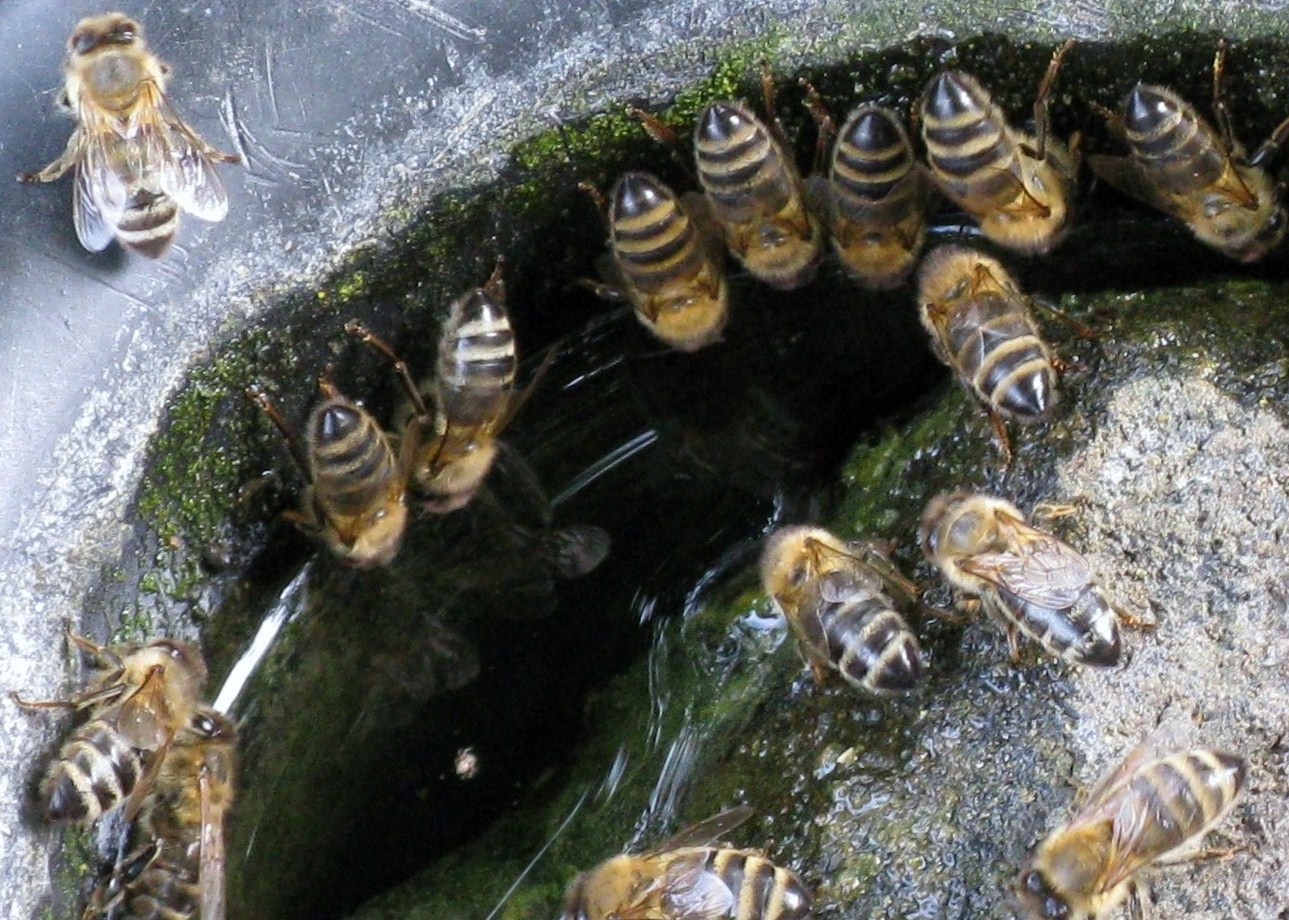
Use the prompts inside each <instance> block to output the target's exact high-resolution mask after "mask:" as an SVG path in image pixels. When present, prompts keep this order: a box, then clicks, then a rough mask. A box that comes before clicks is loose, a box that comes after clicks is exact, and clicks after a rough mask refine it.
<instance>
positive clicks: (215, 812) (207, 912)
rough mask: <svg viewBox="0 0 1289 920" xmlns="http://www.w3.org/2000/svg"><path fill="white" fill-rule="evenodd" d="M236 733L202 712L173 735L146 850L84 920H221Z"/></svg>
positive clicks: (146, 823) (147, 821)
mask: <svg viewBox="0 0 1289 920" xmlns="http://www.w3.org/2000/svg"><path fill="white" fill-rule="evenodd" d="M236 748H237V729H236V726H235V725H234V724H233V723H232V721H231V720H230V719H229V718H228V717H227V716H224V715H222V714H221V713H219V712H216V711H215V710H214V709H211V708H209V707H206V706H203V707H200V708H199V709H197V710H196V711H195V712H194V714H193V717H192V719H191V720H190V722H189V724H188V725H186V726H185V727H184V728H183V729H181V730H180V731H179V732H178V733H177V734H176V736H175V741H174V745H173V746H172V747H171V749H170V751H169V753H168V755H167V756H166V759H165V761H164V762H163V764H162V766H161V769H160V771H159V773H158V776H157V781H156V784H155V786H154V788H153V791H152V793H151V794H150V795H149V797H148V799H147V801H146V803H145V805H144V807H143V810H142V813H141V815H140V818H139V821H138V823H137V824H136V828H137V830H138V833H139V835H140V836H142V837H143V840H142V843H141V845H140V846H138V847H137V848H136V849H135V850H134V851H133V852H131V853H130V854H129V855H128V856H126V857H125V859H123V860H122V861H121V862H120V863H119V864H118V865H117V866H116V868H115V870H114V871H113V873H112V875H111V876H110V877H109V878H108V879H107V880H106V881H105V882H104V883H102V884H100V885H99V887H98V888H97V889H96V890H95V892H94V895H93V896H92V897H91V899H90V903H89V905H88V906H87V907H86V910H85V913H84V915H83V918H84V920H90V918H95V917H100V916H107V915H111V914H112V912H113V911H114V910H115V909H116V908H117V907H118V906H119V908H120V913H119V916H121V917H123V918H125V920H136V918H137V920H155V918H161V917H165V918H193V917H200V918H201V920H223V917H224V914H225V897H224V863H225V848H224V819H225V817H226V815H227V813H228V810H229V808H230V807H231V805H232V801H233V794H234V784H235V777H236Z"/></svg>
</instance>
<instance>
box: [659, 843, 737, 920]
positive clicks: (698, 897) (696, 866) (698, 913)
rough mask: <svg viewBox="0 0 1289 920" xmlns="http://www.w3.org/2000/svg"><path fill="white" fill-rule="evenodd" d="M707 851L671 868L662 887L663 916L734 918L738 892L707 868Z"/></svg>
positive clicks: (692, 919) (701, 919)
mask: <svg viewBox="0 0 1289 920" xmlns="http://www.w3.org/2000/svg"><path fill="white" fill-rule="evenodd" d="M708 853H709V851H708V850H706V849H698V850H696V851H694V852H693V853H689V854H686V855H684V856H680V857H678V858H676V859H674V860H672V861H671V863H670V864H669V865H668V866H667V871H666V873H665V874H664V877H663V881H662V884H661V890H662V897H661V901H662V906H663V915H664V916H665V917H668V918H672V917H675V918H682V917H683V918H684V920H721V918H725V917H730V916H733V914H734V907H735V902H734V892H732V891H730V886H729V885H727V884H725V882H724V881H723V880H722V879H721V877H720V876H719V875H717V874H716V873H715V872H712V871H711V870H710V869H708V868H707V855H708Z"/></svg>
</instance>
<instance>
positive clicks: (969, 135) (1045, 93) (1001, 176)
mask: <svg viewBox="0 0 1289 920" xmlns="http://www.w3.org/2000/svg"><path fill="white" fill-rule="evenodd" d="M1073 44H1074V42H1073V41H1068V42H1066V43H1065V44H1063V45H1061V47H1060V48H1058V49H1057V50H1056V53H1055V54H1053V55H1052V61H1051V63H1050V64H1049V65H1048V68H1047V72H1046V73H1045V74H1044V76H1043V80H1042V82H1041V83H1040V84H1039V89H1038V96H1037V98H1036V100H1035V102H1034V122H1035V125H1034V127H1035V133H1034V135H1032V136H1031V135H1028V134H1025V133H1023V132H1021V131H1018V130H1016V129H1015V128H1013V127H1012V126H1011V125H1009V124H1008V123H1007V117H1006V115H1004V114H1003V111H1002V110H1001V109H1000V108H999V107H998V106H997V105H996V104H995V103H994V101H993V99H992V98H991V97H990V95H989V93H988V91H987V90H986V89H985V88H984V87H983V86H981V85H980V83H979V82H978V81H977V80H976V79H975V78H974V77H972V76H970V75H969V74H965V73H961V72H958V71H953V70H948V71H944V72H943V73H941V74H939V75H937V76H936V77H934V78H933V79H932V80H931V83H930V84H929V85H928V86H927V89H926V92H925V93H924V94H923V96H922V106H921V112H922V115H921V122H922V140H923V141H924V142H925V143H926V155H927V165H928V166H929V167H930V170H931V175H932V177H933V178H934V179H935V183H936V185H937V186H938V187H939V189H940V191H941V192H943V193H944V195H945V196H946V197H947V198H949V199H951V200H952V201H953V202H954V203H955V204H957V205H958V206H959V207H960V208H962V209H963V210H964V211H966V212H967V213H968V214H970V215H971V216H972V217H973V218H975V220H976V221H977V222H978V223H979V224H980V231H981V232H982V233H983V234H984V235H985V236H986V237H988V238H989V239H990V240H992V241H993V242H995V243H997V244H998V245H999V246H1003V247H1006V248H1007V249H1014V250H1016V251H1017V252H1022V253H1025V254H1026V255H1040V254H1043V253H1047V252H1050V251H1051V250H1052V249H1053V248H1054V247H1055V246H1056V245H1057V244H1058V243H1060V242H1061V240H1063V239H1064V238H1065V234H1066V232H1067V231H1068V230H1069V223H1070V217H1071V214H1072V211H1071V206H1070V198H1071V195H1072V194H1073V192H1074V189H1075V181H1076V178H1077V176H1078V164H1079V159H1078V155H1077V152H1076V151H1077V144H1075V145H1074V147H1073V149H1072V148H1071V147H1068V146H1066V145H1065V144H1063V143H1061V142H1060V141H1059V140H1057V139H1056V138H1054V137H1051V136H1050V131H1049V128H1048V99H1049V97H1050V95H1051V91H1052V84H1053V83H1054V82H1055V80H1056V75H1057V72H1058V71H1059V70H1060V66H1061V61H1062V59H1063V58H1064V57H1065V54H1066V52H1068V51H1069V49H1070V48H1071V47H1073Z"/></svg>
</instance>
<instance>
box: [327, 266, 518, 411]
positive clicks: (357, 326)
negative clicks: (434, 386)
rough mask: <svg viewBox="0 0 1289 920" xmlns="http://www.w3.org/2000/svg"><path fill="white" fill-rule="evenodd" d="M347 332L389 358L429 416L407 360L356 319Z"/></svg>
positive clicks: (414, 402)
mask: <svg viewBox="0 0 1289 920" xmlns="http://www.w3.org/2000/svg"><path fill="white" fill-rule="evenodd" d="M498 267H500V266H498ZM345 332H347V333H349V334H350V335H352V336H357V337H358V338H359V339H362V341H363V342H364V343H366V344H367V345H370V346H371V347H372V348H374V349H376V351H378V352H380V353H381V354H382V355H384V356H385V357H386V358H387V359H389V362H390V363H391V364H392V365H393V366H394V373H395V374H397V375H398V380H399V383H401V384H402V385H403V390H404V391H405V392H406V393H407V397H408V399H410V400H411V401H412V408H413V409H414V410H415V411H416V414H417V416H418V417H419V418H429V417H430V410H429V409H428V408H427V407H426V405H425V400H424V399H422V398H421V391H420V390H419V389H418V388H417V386H416V381H414V380H413V379H412V373H411V371H409V370H408V368H407V362H406V361H404V360H403V359H402V358H400V357H399V356H398V354H397V353H396V352H395V351H394V349H393V348H392V347H391V346H390V345H389V343H388V342H386V341H385V340H384V339H382V338H381V337H380V336H378V335H376V334H375V333H374V332H372V331H370V330H369V329H368V328H367V327H366V326H364V325H363V324H362V323H360V322H358V321H356V320H352V319H351V320H350V321H349V322H347V323H345Z"/></svg>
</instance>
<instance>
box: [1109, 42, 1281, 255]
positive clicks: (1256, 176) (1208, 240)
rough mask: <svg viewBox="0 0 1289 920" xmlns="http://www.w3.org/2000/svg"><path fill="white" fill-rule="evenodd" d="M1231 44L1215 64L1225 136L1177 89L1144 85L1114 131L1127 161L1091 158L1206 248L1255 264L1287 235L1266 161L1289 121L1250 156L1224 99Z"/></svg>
mask: <svg viewBox="0 0 1289 920" xmlns="http://www.w3.org/2000/svg"><path fill="white" fill-rule="evenodd" d="M1225 59H1226V46H1225V44H1222V45H1220V46H1219V47H1218V51H1217V55H1216V57H1215V58H1214V60H1213V108H1214V110H1215V111H1216V113H1217V115H1218V123H1219V124H1220V126H1221V132H1220V133H1219V132H1218V131H1216V130H1214V129H1213V127H1212V126H1211V125H1210V124H1209V123H1208V122H1207V121H1206V120H1205V119H1204V118H1203V117H1202V116H1201V115H1200V114H1199V113H1198V112H1197V111H1195V109H1194V107H1193V106H1191V105H1190V104H1189V103H1187V102H1186V101H1185V100H1183V99H1182V98H1181V97H1180V96H1178V95H1177V94H1176V93H1175V92H1173V91H1172V90H1170V89H1167V88H1165V87H1162V86H1152V85H1150V84H1146V83H1138V84H1137V85H1136V86H1135V87H1134V88H1133V90H1132V91H1131V92H1130V93H1128V95H1127V96H1125V97H1124V99H1123V102H1122V106H1121V109H1122V113H1121V114H1120V115H1111V116H1110V118H1109V123H1110V128H1111V131H1112V132H1114V133H1116V134H1118V135H1119V136H1120V137H1122V138H1123V140H1124V141H1125V142H1126V143H1127V144H1128V147H1129V149H1130V151H1131V153H1130V154H1129V155H1128V156H1126V157H1115V156H1093V157H1089V158H1088V165H1089V166H1090V167H1091V168H1092V171H1093V172H1094V173H1095V174H1096V175H1097V176H1098V177H1099V178H1101V179H1104V180H1105V181H1106V182H1107V183H1109V184H1110V185H1112V186H1114V187H1115V188H1117V189H1119V190H1120V191H1121V192H1124V193H1125V194H1127V195H1130V196H1131V197H1133V198H1136V199H1137V200H1138V201H1141V202H1144V203H1145V204H1147V205H1150V206H1151V207H1153V208H1156V209H1158V210H1160V211H1162V212H1163V213H1165V214H1167V215H1169V216H1171V217H1174V218H1176V219H1177V220H1180V221H1181V222H1182V223H1184V224H1186V226H1187V227H1189V228H1190V231H1191V233H1193V234H1194V235H1195V238H1196V239H1198V240H1199V241H1200V242H1201V243H1204V244H1205V245H1207V246H1211V247H1212V248H1214V249H1216V250H1217V251H1218V252H1220V253H1222V254H1223V255H1226V256H1229V257H1230V258H1232V259H1235V260H1237V261H1239V262H1255V261H1257V260H1258V259H1260V258H1262V257H1263V256H1264V255H1266V254H1267V253H1268V252H1270V251H1271V250H1272V249H1274V248H1275V247H1276V246H1277V245H1279V243H1280V241H1281V240H1282V239H1283V238H1284V235H1285V209H1284V206H1283V204H1281V202H1280V200H1279V194H1278V190H1277V188H1276V184H1275V181H1274V179H1273V178H1272V177H1271V175H1270V174H1269V173H1268V172H1267V170H1266V168H1265V167H1266V164H1267V163H1268V162H1269V161H1270V160H1271V159H1272V157H1273V156H1274V155H1275V154H1276V153H1277V151H1278V150H1279V149H1280V146H1281V145H1282V144H1283V143H1284V141H1285V139H1286V138H1289V119H1286V120H1285V121H1283V122H1281V123H1280V125H1279V126H1278V127H1277V128H1276V129H1275V131H1274V132H1272V134H1271V137H1270V138H1268V139H1267V141H1266V142H1265V143H1263V145H1262V146H1261V147H1259V148H1258V150H1257V151H1256V152H1255V153H1254V154H1253V156H1251V157H1250V156H1248V155H1247V154H1246V153H1245V150H1244V147H1243V145H1242V144H1241V143H1240V142H1239V141H1238V140H1237V139H1236V137H1235V131H1234V129H1233V127H1232V125H1231V117H1230V113H1229V112H1228V111H1227V108H1226V103H1225V101H1224V100H1223V98H1222V93H1221V80H1222V72H1223V68H1224V64H1225Z"/></svg>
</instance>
